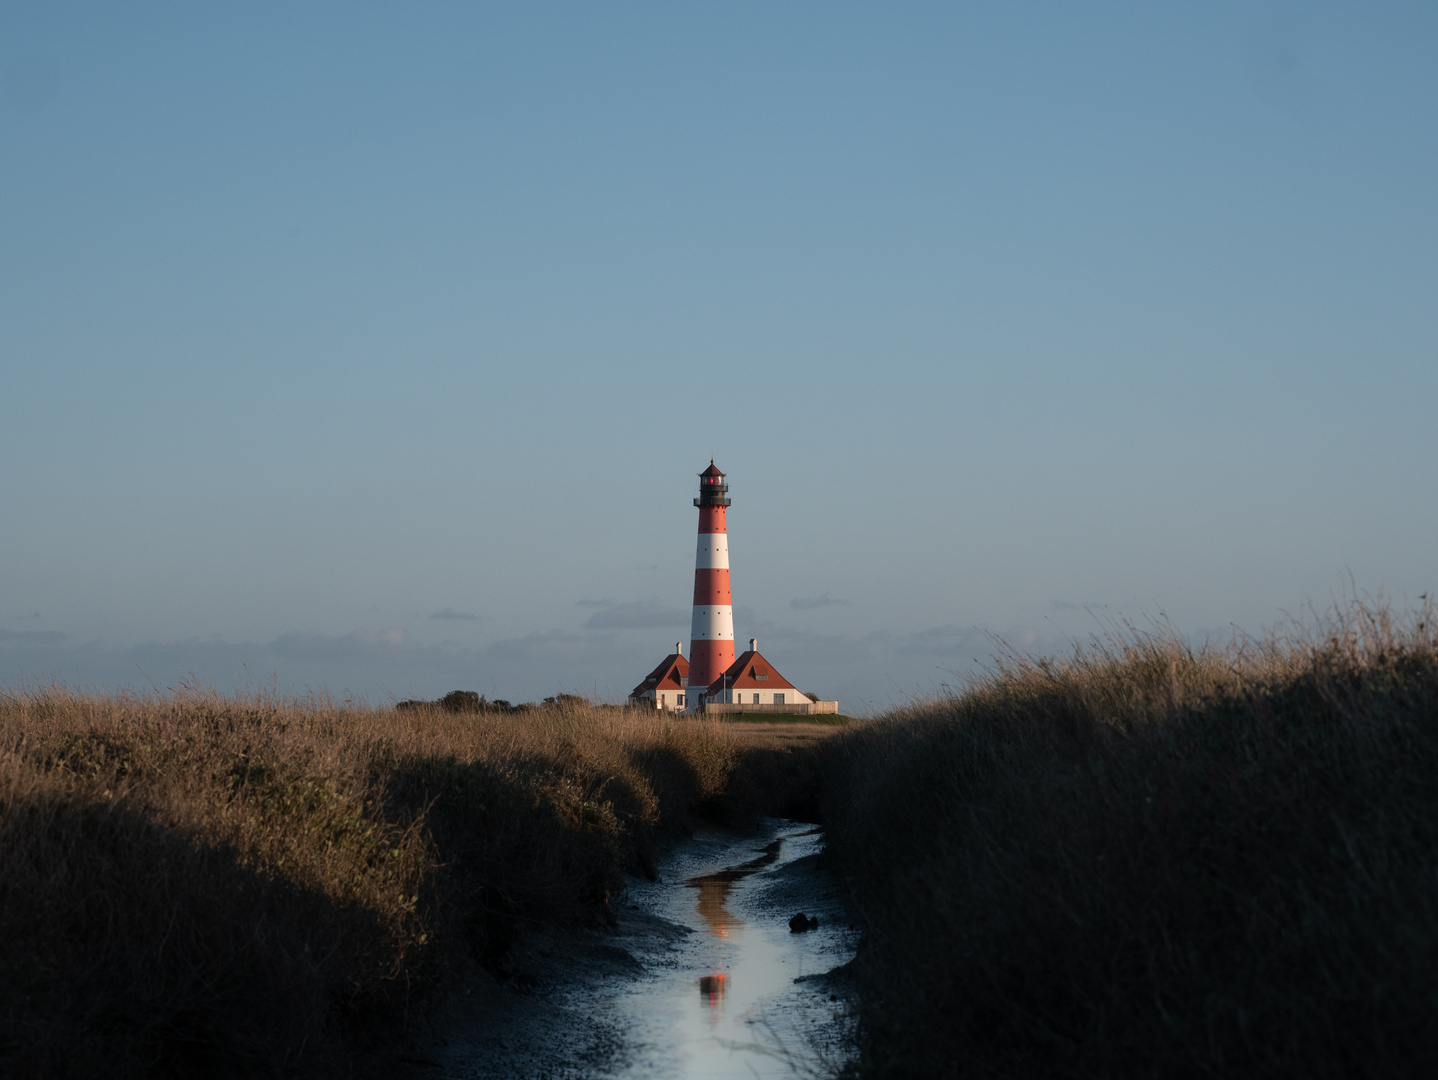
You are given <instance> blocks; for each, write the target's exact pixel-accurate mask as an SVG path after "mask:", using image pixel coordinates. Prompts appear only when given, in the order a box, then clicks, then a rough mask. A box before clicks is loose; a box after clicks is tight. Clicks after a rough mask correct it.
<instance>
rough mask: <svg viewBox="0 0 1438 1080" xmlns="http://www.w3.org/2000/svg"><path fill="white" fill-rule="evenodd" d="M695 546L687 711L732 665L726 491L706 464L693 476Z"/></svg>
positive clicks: (721, 478) (720, 477) (717, 474)
mask: <svg viewBox="0 0 1438 1080" xmlns="http://www.w3.org/2000/svg"><path fill="white" fill-rule="evenodd" d="M694 505H695V506H697V507H699V542H698V546H697V547H696V548H695V551H694V620H693V624H692V630H691V641H690V643H689V693H688V695H687V696H688V702H689V708H690V711H693V709H694V708H695V707H696V706H698V705H699V704H700V703H701V700H702V697H703V694H704V689H705V687H707V686H708V685H709V684H710V683H712V682H713V681H714V680H715V679H717V678H718V677H719V676H720V675H721V674H722V673H723V672H724V671H725V670H727V669H728V667H729V665H730V664H732V663H734V607H733V601H732V600H731V599H730V596H729V533H728V530H727V529H726V528H725V524H724V511H725V509H726V508H727V507H728V506H729V485H728V484H726V483H725V482H724V474H723V473H722V472H720V471H719V470H718V469H716V468H715V467H714V462H713V461H712V460H711V461H710V462H709V468H707V469H705V470H704V471H703V472H702V473H700V474H699V497H698V498H697V499H695V500H694Z"/></svg>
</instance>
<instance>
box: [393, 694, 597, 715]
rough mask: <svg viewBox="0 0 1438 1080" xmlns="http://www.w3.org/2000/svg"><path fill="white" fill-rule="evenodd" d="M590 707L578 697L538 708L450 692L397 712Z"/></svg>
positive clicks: (402, 704)
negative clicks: (414, 710)
mask: <svg viewBox="0 0 1438 1080" xmlns="http://www.w3.org/2000/svg"><path fill="white" fill-rule="evenodd" d="M590 704H591V703H590V702H589V701H587V700H586V699H584V698H583V697H580V696H579V695H578V694H555V695H554V696H553V697H547V698H545V699H544V700H543V701H542V702H540V703H539V704H535V703H534V702H532V701H521V702H520V703H519V704H518V705H515V704H514V703H513V702H510V701H506V700H505V699H504V698H495V699H494V700H493V701H490V700H489V699H488V698H486V697H484V696H483V695H482V694H480V693H478V692H477V691H475V690H451V691H450V692H449V693H447V694H445V695H444V697H442V698H438V699H436V700H434V701H416V700H410V701H400V702H397V703H396V704H395V708H396V709H398V710H402V711H407V710H410V709H442V710H443V711H445V712H451V713H521V712H529V711H530V710H532V709H564V708H578V707H581V706H589V705H590Z"/></svg>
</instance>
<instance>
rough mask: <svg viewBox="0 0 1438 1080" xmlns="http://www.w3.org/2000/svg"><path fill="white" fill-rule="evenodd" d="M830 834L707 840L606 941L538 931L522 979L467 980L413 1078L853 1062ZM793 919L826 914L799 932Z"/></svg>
mask: <svg viewBox="0 0 1438 1080" xmlns="http://www.w3.org/2000/svg"><path fill="white" fill-rule="evenodd" d="M822 840H823V838H822V835H821V832H820V830H818V829H816V828H814V827H812V826H810V825H806V824H801V823H798V822H791V821H785V820H781V819H771V820H769V821H768V822H766V826H765V828H764V829H763V830H762V831H761V832H760V833H759V834H758V835H751V836H735V835H734V834H731V833H726V832H720V831H717V830H714V831H702V832H700V833H699V834H697V835H696V836H695V837H694V838H693V839H691V840H688V841H685V842H684V843H682V844H680V845H679V846H678V847H677V848H676V849H675V850H674V851H673V852H671V853H670V855H669V856H668V857H667V858H666V859H665V860H664V862H663V863H662V864H661V865H660V867H659V873H658V879H657V880H656V881H652V882H651V881H644V880H641V879H630V881H629V887H628V890H627V894H626V896H625V897H624V899H623V901H622V902H621V903H620V904H619V905H617V908H618V911H617V914H618V916H619V921H618V926H617V927H616V928H615V929H614V930H613V931H612V932H605V933H602V932H572V933H559V932H536V933H531V934H528V935H526V936H525V938H524V939H523V941H522V942H521V944H520V945H519V946H517V948H516V950H515V952H514V956H513V958H512V964H513V969H514V971H515V972H516V976H515V977H514V978H512V979H510V980H507V981H506V982H505V983H504V984H500V983H499V982H496V981H494V980H493V979H491V978H490V977H488V976H481V977H479V978H476V979H475V980H473V981H472V982H471V984H470V985H468V986H467V987H465V988H464V989H463V990H462V991H461V992H460V993H458V994H456V995H455V996H454V998H453V999H452V1000H451V1001H450V1002H448V1003H447V1004H446V1005H445V1007H444V1008H443V1009H442V1010H440V1011H439V1012H438V1013H437V1014H436V1015H435V1016H433V1017H432V1018H431V1019H430V1022H429V1024H428V1034H427V1035H426V1036H425V1037H423V1038H420V1039H419V1040H417V1042H416V1043H415V1045H414V1046H413V1048H412V1050H411V1052H409V1053H408V1054H406V1057H407V1059H408V1060H409V1062H410V1067H411V1068H412V1070H413V1073H412V1075H413V1076H416V1077H444V1078H451V1077H452V1078H455V1080H459V1078H491V1077H514V1078H528V1077H535V1078H539V1077H545V1078H565V1080H568V1078H581V1077H602V1078H614V1080H640V1078H644V1080H648V1078H655V1080H657V1078H661V1077H662V1078H671V1077H672V1078H686V1080H687V1078H699V1077H753V1076H761V1077H778V1076H795V1075H798V1076H818V1075H826V1074H829V1075H831V1074H833V1073H834V1072H837V1071H838V1069H839V1068H840V1067H841V1066H842V1064H843V1063H844V1062H845V1061H847V1060H848V1059H849V1058H850V1057H851V1056H852V1052H853V1051H852V1047H853V1042H854V1037H855V1021H854V1020H853V1018H852V1016H853V1012H854V1004H855V1003H854V1002H853V1000H852V995H851V990H850V988H849V986H848V984H847V981H846V980H845V978H844V977H843V973H842V971H836V969H839V968H841V966H842V965H843V964H845V963H847V962H848V961H849V960H850V959H851V958H852V956H853V952H854V947H855V945H856V944H857V940H858V935H857V933H856V932H855V931H854V930H853V929H852V928H850V927H849V925H848V923H847V920H846V918H845V915H844V911H843V908H842V906H841V904H840V902H839V898H838V893H837V890H836V889H835V887H834V883H833V881H832V880H831V878H830V877H829V876H828V874H827V873H826V872H825V870H824V869H823V867H822V866H821V865H820V860H819V857H818V853H819V850H820V848H821V846H822ZM798 912H804V913H805V914H807V915H809V916H811V917H814V918H817V920H818V926H817V927H816V928H814V929H811V930H809V931H807V932H804V933H795V932H793V931H791V929H790V925H789V922H790V918H791V917H792V916H793V915H795V914H796V913H798Z"/></svg>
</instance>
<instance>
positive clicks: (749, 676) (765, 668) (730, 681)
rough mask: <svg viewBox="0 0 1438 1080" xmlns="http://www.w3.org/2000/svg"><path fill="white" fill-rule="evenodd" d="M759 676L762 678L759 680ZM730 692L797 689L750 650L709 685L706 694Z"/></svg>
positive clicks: (771, 665) (760, 656)
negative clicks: (727, 690)
mask: <svg viewBox="0 0 1438 1080" xmlns="http://www.w3.org/2000/svg"><path fill="white" fill-rule="evenodd" d="M759 676H763V677H762V678H760V677H759ZM726 688H727V689H730V690H797V689H799V688H798V687H797V686H795V685H794V684H793V683H791V682H790V681H789V680H788V679H786V678H784V676H782V675H780V674H779V672H778V671H776V670H775V669H774V665H773V664H771V663H769V661H767V660H765V659H764V657H763V656H762V655H760V654H759V653H757V652H755V651H753V650H750V651H748V652H746V653H744V654H743V655H742V656H740V657H739V659H737V660H735V661H734V662H733V663H732V664H730V665H729V667H728V669H727V670H726V671H724V673H723V674H721V675H720V676H719V678H717V679H715V680H714V681H713V682H712V683H710V684H709V688H708V690H706V691H705V693H707V694H718V693H722V692H723V691H724V690H725V689H726Z"/></svg>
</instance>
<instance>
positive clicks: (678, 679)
mask: <svg viewBox="0 0 1438 1080" xmlns="http://www.w3.org/2000/svg"><path fill="white" fill-rule="evenodd" d="M688 696H689V661H688V660H686V659H684V647H683V646H682V645H681V644H680V643H679V642H677V641H676V642H675V643H674V651H673V652H672V653H670V654H669V655H668V656H666V657H665V658H664V659H663V660H661V661H660V662H659V666H658V667H657V668H655V669H654V670H653V671H651V672H650V673H649V674H648V675H646V676H645V677H644V681H643V682H642V683H640V684H639V685H638V686H636V687H635V688H634V689H633V690H631V691H629V703H630V704H631V705H651V706H653V707H654V708H656V709H663V710H665V711H666V712H683V711H684V710H685V708H686V707H687V706H686V703H685V699H686V698H687V697H688Z"/></svg>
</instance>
